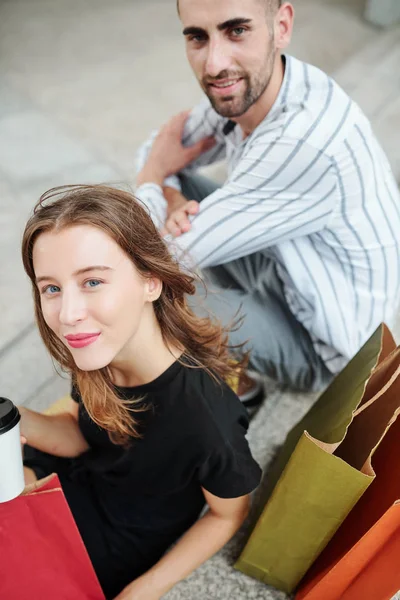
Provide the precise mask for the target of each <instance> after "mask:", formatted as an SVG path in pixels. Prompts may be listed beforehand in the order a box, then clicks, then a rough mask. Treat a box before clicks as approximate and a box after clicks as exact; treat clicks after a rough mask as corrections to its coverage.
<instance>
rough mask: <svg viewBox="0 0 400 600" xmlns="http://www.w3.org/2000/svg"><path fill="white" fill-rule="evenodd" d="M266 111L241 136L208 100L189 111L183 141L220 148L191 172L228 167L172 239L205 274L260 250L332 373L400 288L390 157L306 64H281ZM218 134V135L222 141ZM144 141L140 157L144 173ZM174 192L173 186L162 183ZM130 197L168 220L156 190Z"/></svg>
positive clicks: (388, 314)
mask: <svg viewBox="0 0 400 600" xmlns="http://www.w3.org/2000/svg"><path fill="white" fill-rule="evenodd" d="M285 59H286V69H285V77H284V81H283V84H282V87H281V90H280V92H279V95H278V97H277V99H276V102H275V103H274V105H273V107H272V109H271V111H270V112H269V113H268V115H267V116H266V117H265V119H264V120H263V121H262V122H261V123H260V125H259V126H258V127H257V128H256V129H255V130H254V131H253V132H252V134H251V135H250V136H248V137H247V138H246V139H244V140H243V136H242V131H241V128H240V127H239V126H236V127H235V128H233V130H232V131H230V132H229V133H226V125H227V122H228V121H227V119H226V118H223V117H221V116H219V115H218V114H217V113H216V112H215V111H214V110H213V108H212V107H211V105H210V103H209V101H208V99H206V100H205V101H203V102H202V103H201V104H200V105H198V106H197V107H195V108H194V109H193V111H192V112H191V114H190V117H189V119H188V121H187V123H186V127H185V131H184V138H183V141H184V144H186V145H191V144H193V143H195V142H197V141H198V140H200V139H201V138H203V137H205V136H209V135H214V136H215V137H216V139H217V145H216V146H215V147H214V148H213V149H211V150H210V151H208V152H207V153H206V154H204V155H202V156H201V157H200V158H199V159H198V160H196V161H195V162H194V163H193V164H192V165H190V167H189V168H191V169H194V168H197V167H198V166H201V165H205V164H211V163H212V162H215V161H217V160H220V159H221V158H224V157H225V158H226V159H227V162H228V178H227V180H226V182H225V184H224V185H223V187H221V188H220V189H218V190H217V191H215V192H214V193H212V194H211V195H210V196H208V197H207V198H205V199H204V200H203V201H202V202H201V204H200V210H199V213H198V215H196V216H195V217H194V218H192V228H191V230H190V231H189V232H187V233H185V234H183V235H181V236H180V237H179V238H177V240H176V244H178V246H179V249H180V250H181V251H183V253H182V257H184V256H187V255H188V256H190V258H191V260H192V261H193V263H194V264H195V265H196V266H198V267H200V268H204V267H208V266H214V265H219V264H223V263H225V262H229V261H231V260H234V259H237V258H240V257H242V256H246V255H249V254H252V253H254V252H263V253H265V254H267V255H268V256H270V257H272V258H273V259H274V260H275V261H276V264H277V269H278V274H279V276H280V277H281V279H282V282H283V286H284V291H285V296H286V299H287V302H288V305H289V307H290V309H291V311H292V312H293V314H294V315H295V317H296V318H297V319H298V320H299V321H300V322H301V323H302V324H303V325H304V327H305V328H306V329H307V330H308V332H309V333H310V335H311V338H312V340H313V342H314V345H315V348H316V351H317V352H318V353H319V355H320V356H321V357H322V359H323V360H324V361H325V363H326V365H327V367H328V368H329V369H330V371H331V372H333V373H335V372H337V371H339V370H340V369H341V368H342V367H343V366H344V365H345V364H346V362H347V361H348V360H349V359H350V358H351V357H352V356H353V355H354V354H355V353H356V352H357V351H358V349H359V348H360V347H361V345H362V344H363V343H364V342H365V341H366V339H367V338H368V337H369V336H370V335H371V334H372V332H373V331H374V329H375V328H376V327H377V326H378V325H379V323H381V322H382V321H385V322H386V323H387V324H388V325H389V326H390V325H391V324H392V322H393V319H394V315H395V310H396V308H397V304H398V300H399V292H400V243H399V242H400V195H399V191H398V188H397V185H396V182H395V180H394V177H393V174H392V172H391V169H390V166H389V163H388V160H387V158H386V156H385V154H384V152H383V150H382V149H381V147H380V145H379V143H378V141H377V139H376V138H375V136H374V134H373V132H372V130H371V126H370V123H369V121H368V119H367V118H366V116H365V115H364V114H363V112H362V111H361V109H360V108H359V106H358V105H357V104H356V103H355V102H353V101H352V100H351V99H350V98H349V96H348V95H347V94H346V93H345V92H344V91H343V90H342V89H341V88H340V87H339V86H338V85H337V84H336V83H335V82H334V81H333V79H331V78H330V77H328V75H326V74H325V73H323V72H322V71H320V70H319V69H317V68H316V67H313V66H311V65H307V64H305V63H303V62H301V61H299V60H297V59H295V58H293V57H289V56H286V57H285ZM224 128H225V133H224ZM154 135H155V134H153V136H152V137H151V139H150V140H149V141H148V142H147V143H146V144H144V145H143V146H142V147H141V149H140V150H139V153H138V157H137V168H138V170H140V169H141V168H142V167H143V165H144V163H145V161H146V158H147V155H148V152H149V149H150V147H151V143H152V140H153V139H154ZM165 183H166V184H168V185H172V186H174V187H176V188H177V189H179V181H178V178H177V177H175V176H173V177H170V178H168V180H166V182H165ZM137 196H138V197H139V198H140V199H141V200H142V201H144V202H145V204H146V205H147V207H148V208H149V210H150V213H151V215H152V218H153V220H154V222H155V223H156V224H157V225H158V226H160V225H161V224H163V223H164V222H165V218H166V209H167V204H166V201H165V199H164V196H163V194H162V190H161V188H160V187H159V186H158V185H156V184H151V183H148V184H144V185H142V186H141V187H140V188H138V190H137Z"/></svg>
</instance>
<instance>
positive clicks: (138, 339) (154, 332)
mask: <svg viewBox="0 0 400 600" xmlns="http://www.w3.org/2000/svg"><path fill="white" fill-rule="evenodd" d="M146 317H148V318H146ZM146 317H145V319H144V321H145V323H143V325H142V326H141V327H140V329H139V331H138V332H137V333H136V334H135V336H134V338H133V339H132V340H130V342H129V343H128V345H127V346H126V347H125V348H124V349H123V351H122V352H120V353H119V355H118V356H117V357H116V358H115V360H113V362H112V363H111V364H110V366H109V370H110V373H111V378H112V381H113V383H114V384H115V385H118V386H121V387H136V386H138V385H144V384H146V383H150V382H151V381H154V380H155V379H157V377H159V376H160V375H161V374H162V373H164V371H166V370H167V369H168V368H169V367H170V366H171V365H172V364H173V363H174V362H175V361H176V360H177V359H178V358H179V357H180V356H181V355H182V353H183V348H179V347H178V345H176V344H167V343H166V342H165V340H164V339H163V337H162V334H161V330H160V326H159V325H158V322H157V319H156V317H155V315H154V312H153V311H151V314H150V315H147V316H146Z"/></svg>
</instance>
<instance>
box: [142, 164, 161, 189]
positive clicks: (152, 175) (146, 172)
mask: <svg viewBox="0 0 400 600" xmlns="http://www.w3.org/2000/svg"><path fill="white" fill-rule="evenodd" d="M164 179H165V175H164V174H163V173H161V172H160V171H159V170H158V169H156V168H154V167H152V166H151V165H145V166H144V167H143V169H142V170H141V171H140V172H139V173H138V175H137V177H136V184H137V186H138V187H139V186H141V185H143V184H144V183H155V184H157V185H159V186H160V187H162V185H163V183H164Z"/></svg>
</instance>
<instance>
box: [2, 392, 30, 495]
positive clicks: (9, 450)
mask: <svg viewBox="0 0 400 600" xmlns="http://www.w3.org/2000/svg"><path fill="white" fill-rule="evenodd" d="M20 419H21V416H20V414H19V412H18V408H17V407H16V406H15V405H14V404H13V403H12V402H11V400H8V399H7V398H1V397H0V502H8V500H12V499H13V498H16V497H17V496H19V495H20V494H21V492H22V491H23V489H24V487H25V481H24V469H23V463H22V448H21V438H20V432H19V421H20Z"/></svg>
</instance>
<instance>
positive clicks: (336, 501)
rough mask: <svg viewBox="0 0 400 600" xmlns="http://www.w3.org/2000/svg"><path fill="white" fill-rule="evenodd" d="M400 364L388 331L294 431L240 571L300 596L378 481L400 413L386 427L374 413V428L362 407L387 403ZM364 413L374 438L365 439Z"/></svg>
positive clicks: (376, 336) (383, 329)
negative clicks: (384, 444) (383, 447)
mask: <svg viewBox="0 0 400 600" xmlns="http://www.w3.org/2000/svg"><path fill="white" fill-rule="evenodd" d="M394 352H396V355H394ZM385 363H387V364H386V366H385ZM399 364H400V352H399V351H398V350H397V351H396V344H395V342H394V340H393V337H392V335H391V334H390V332H389V330H388V329H387V327H386V326H385V325H381V326H380V327H379V328H378V329H377V330H376V331H375V333H374V334H373V335H372V336H371V338H370V339H369V340H368V342H367V343H366V344H365V345H364V346H363V348H362V349H361V350H360V351H359V352H358V354H357V355H356V356H355V357H354V358H353V359H352V360H351V361H350V363H349V364H348V365H347V366H346V367H345V369H344V370H343V371H342V372H341V373H340V374H339V375H338V376H337V377H336V379H335V380H334V381H333V382H332V383H331V385H330V386H329V387H328V388H327V390H326V391H325V392H324V393H323V394H322V395H321V396H320V398H319V399H318V401H317V402H316V403H315V404H314V406H313V407H312V408H311V410H310V411H309V412H308V413H307V414H306V416H305V417H304V418H303V419H302V420H301V421H300V423H298V424H297V425H296V426H295V427H294V428H293V429H292V430H291V432H290V433H289V434H288V436H287V438H286V441H285V443H284V445H283V447H282V449H281V452H280V454H279V456H278V458H277V460H276V462H275V463H274V465H273V466H272V468H271V471H270V472H269V473H267V478H268V488H267V491H266V500H267V504H266V505H265V508H264V510H263V512H262V514H261V516H260V518H259V519H258V522H257V524H256V526H255V528H254V530H253V532H252V534H251V536H250V538H249V540H248V542H247V545H246V547H245V548H244V550H243V552H242V554H241V556H240V558H239V560H238V561H237V563H236V565H235V567H236V568H237V569H239V570H240V571H242V572H243V573H245V574H247V575H250V576H251V577H255V578H256V579H259V580H261V581H263V582H264V583H267V584H269V585H272V586H274V587H276V588H279V589H281V590H283V591H285V592H288V593H290V592H292V591H293V590H294V589H295V587H296V586H297V584H298V583H299V582H300V580H301V579H302V577H303V576H304V574H305V573H306V571H307V570H308V569H309V567H310V566H311V564H312V563H313V562H314V561H315V559H316V558H317V556H318V555H319V554H320V553H321V552H322V550H323V549H324V548H325V546H326V545H327V543H328V542H329V540H330V539H331V538H332V537H333V535H334V533H335V532H336V530H337V529H338V528H339V526H340V525H341V523H342V522H343V521H344V519H345V518H346V516H347V515H348V514H349V512H350V511H351V509H352V508H353V507H354V506H355V504H356V503H357V502H358V500H359V499H360V498H361V496H362V494H363V493H364V492H365V491H366V489H367V488H368V486H369V485H370V484H371V483H372V481H373V479H374V477H375V474H374V472H373V469H372V466H371V461H370V459H371V456H372V454H373V451H374V450H375V449H376V447H377V445H378V444H379V441H380V440H381V438H382V437H383V435H384V433H385V431H386V429H387V426H388V424H389V421H390V419H391V418H393V414H394V412H395V409H394V408H393V407H392V406H390V407H389V411H390V416H388V417H387V420H386V421H385V423H384V427H383V426H382V423H380V422H379V421H380V419H376V418H374V417H373V415H372V413H371V415H372V418H371V419H370V422H369V423H368V422H367V421H368V417H367V415H368V411H367V410H365V411H363V408H362V407H363V405H367V403H370V402H371V401H372V402H373V401H374V398H375V396H376V397H377V398H378V396H379V398H380V400H379V401H380V402H384V401H385V400H384V394H383V395H382V389H383V388H384V385H385V382H387V381H388V380H389V379H390V377H391V375H392V374H393V370H394V369H395V368H396V366H397V367H398V366H399ZM379 398H378V399H379ZM398 404H399V405H400V398H399V399H398ZM364 408H365V407H364ZM357 410H359V411H360V412H362V411H363V413H364V414H363V417H362V424H363V427H364V429H365V428H368V432H367V431H365V432H364V431H360V427H359V426H358V422H357ZM384 412H385V411H384ZM386 412H387V410H386ZM388 414H389V413H388ZM366 417H367V420H366ZM359 420H360V417H359ZM352 427H353V429H352ZM382 427H383V430H382ZM352 431H356V432H357V435H356V436H355V435H352ZM349 432H350V435H349ZM347 437H348V438H349V439H351V443H350V444H346V438H347ZM368 444H369V445H368ZM357 447H359V448H360V450H359V452H358V454H357ZM360 461H361V462H360Z"/></svg>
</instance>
